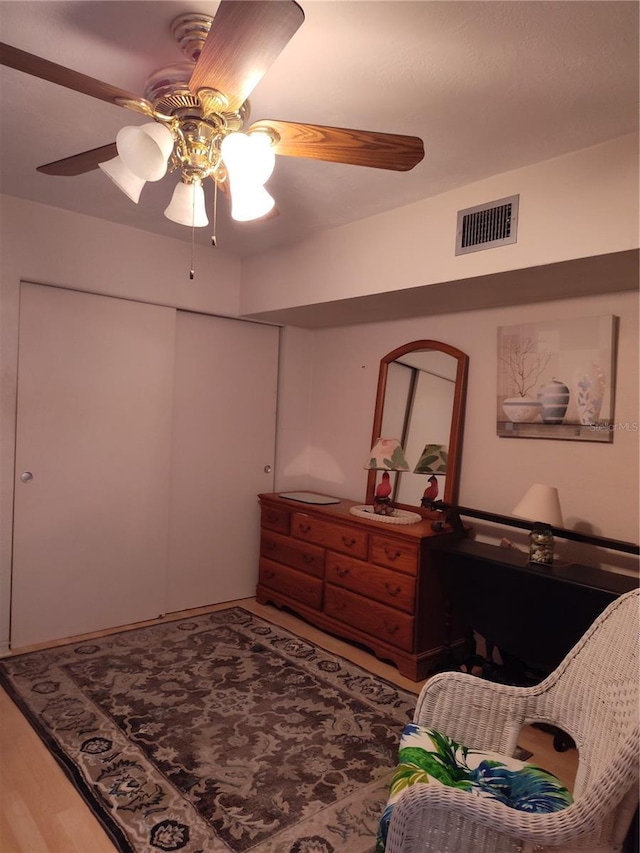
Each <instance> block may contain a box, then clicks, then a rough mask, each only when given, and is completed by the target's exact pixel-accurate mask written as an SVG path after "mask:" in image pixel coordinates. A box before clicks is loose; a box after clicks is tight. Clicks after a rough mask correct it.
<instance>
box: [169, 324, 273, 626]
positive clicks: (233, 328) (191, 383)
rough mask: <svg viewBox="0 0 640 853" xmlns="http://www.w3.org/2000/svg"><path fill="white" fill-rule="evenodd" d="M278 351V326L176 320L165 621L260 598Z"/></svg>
mask: <svg viewBox="0 0 640 853" xmlns="http://www.w3.org/2000/svg"><path fill="white" fill-rule="evenodd" d="M278 342H279V332H278V329H277V328H275V327H273V326H264V325H260V324H255V323H247V322H243V321H241V320H229V319H224V318H221V317H209V316H205V315H202V314H191V313H184V312H182V311H180V312H178V318H177V327H176V358H175V381H174V421H173V454H172V474H171V526H170V537H169V573H168V582H167V611H168V612H173V611H176V610H183V609H185V608H190V607H198V606H201V605H205V604H213V603H217V602H221V601H231V600H233V599H237V598H247V597H249V596H253V595H255V588H256V583H257V578H258V547H259V529H260V522H259V518H260V513H259V507H258V500H257V495H258V493H259V492H269V491H272V490H273V477H274V475H273V473H272V469H273V467H274V452H275V423H276V399H277V398H276V392H277V370H278ZM265 467H266V468H268V469H269V470H266V471H265Z"/></svg>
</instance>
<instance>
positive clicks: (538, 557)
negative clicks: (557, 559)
mask: <svg viewBox="0 0 640 853" xmlns="http://www.w3.org/2000/svg"><path fill="white" fill-rule="evenodd" d="M529 562H530V563H535V564H536V565H542V566H551V565H553V533H552V531H551V528H550V527H549V526H548V525H547V524H542V523H541V522H536V523H535V524H534V525H533V528H532V530H531V533H530V534H529Z"/></svg>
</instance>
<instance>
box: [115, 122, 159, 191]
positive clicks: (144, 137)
mask: <svg viewBox="0 0 640 853" xmlns="http://www.w3.org/2000/svg"><path fill="white" fill-rule="evenodd" d="M116 148H117V149H118V154H119V155H120V157H121V158H122V160H123V162H124V164H125V166H127V168H128V169H130V170H131V171H132V172H133V173H134V175H138V177H140V178H143V179H144V180H145V181H159V180H160V179H161V178H163V177H164V175H165V174H166V171H167V162H168V160H169V157H170V156H171V152H172V151H173V134H172V133H171V131H170V130H169V128H168V127H165V126H164V125H163V124H159V123H158V122H157V121H151V122H148V123H147V124H143V125H140V126H137V125H128V126H127V127H123V128H122V129H121V130H120V131H118V135H117V136H116Z"/></svg>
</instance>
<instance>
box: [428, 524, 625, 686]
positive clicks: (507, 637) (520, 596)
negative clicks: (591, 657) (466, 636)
mask: <svg viewBox="0 0 640 853" xmlns="http://www.w3.org/2000/svg"><path fill="white" fill-rule="evenodd" d="M433 559H434V564H435V566H436V568H437V571H438V574H439V577H440V579H441V583H442V585H443V588H444V590H445V591H446V594H447V596H448V597H449V600H450V602H451V606H452V608H453V611H454V613H455V614H456V616H457V617H458V618H459V619H461V621H462V622H463V624H465V625H466V626H467V627H468V628H469V629H472V630H475V631H477V632H478V633H479V634H480V635H482V637H484V638H485V639H486V640H487V641H488V642H489V643H490V644H493V645H495V646H496V647H497V648H498V649H499V650H500V653H501V655H502V657H503V660H504V659H505V657H506V658H508V659H510V658H511V657H514V658H516V659H519V660H520V661H522V662H525V663H526V664H527V665H528V666H529V667H530V668H531V669H532V670H534V671H537V672H538V673H539V675H540V677H543V676H544V675H546V674H547V673H549V672H550V671H551V670H553V669H554V668H555V667H556V666H557V665H558V664H559V663H560V661H561V660H562V659H563V658H564V657H565V655H566V654H567V652H568V651H569V650H570V649H571V648H572V647H573V646H574V645H575V643H576V642H577V641H578V640H579V639H580V637H582V635H583V634H584V633H585V631H586V630H587V629H588V628H589V627H590V625H591V624H592V622H593V621H594V619H595V618H596V617H597V616H598V615H599V614H600V613H602V611H603V610H604V609H605V607H606V606H607V605H608V604H610V602H612V601H613V600H614V599H615V598H617V597H618V596H619V595H622V594H623V593H625V592H628V591H629V590H631V589H635V588H636V587H637V586H638V578H637V577H631V576H629V575H622V574H617V573H615V572H610V571H607V570H605V569H597V568H594V567H593V566H582V565H577V564H575V563H571V564H562V563H559V564H556V565H553V566H552V567H540V566H535V565H529V563H528V554H526V553H524V552H522V551H516V550H514V549H511V548H500V547H498V546H496V545H488V544H486V543H482V542H475V541H473V540H469V539H465V540H462V541H460V542H456V543H450V544H447V543H442V545H436V547H435V548H434V549H433ZM469 651H470V649H469V648H467V650H466V652H467V654H469Z"/></svg>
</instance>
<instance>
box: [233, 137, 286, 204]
mask: <svg viewBox="0 0 640 853" xmlns="http://www.w3.org/2000/svg"><path fill="white" fill-rule="evenodd" d="M220 154H221V155H222V159H223V161H224V164H225V166H226V167H227V172H228V173H229V182H230V184H231V188H232V191H233V186H234V184H235V185H237V186H238V187H239V186H240V185H241V184H242V185H243V186H248V187H251V188H254V189H255V188H257V187H258V186H263V185H264V184H265V183H266V182H267V181H268V180H269V178H270V177H271V173H272V172H273V168H274V166H275V163H276V155H275V153H274V151H273V148H272V147H271V141H270V139H269V137H268V136H267V135H266V134H264V133H255V134H252V135H251V136H249V135H248V134H246V133H230V134H229V135H228V136H225V138H224V139H223V140H222V143H221V145H220Z"/></svg>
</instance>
